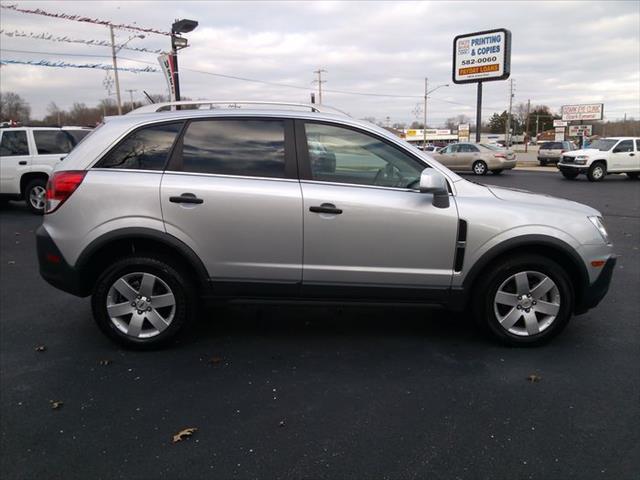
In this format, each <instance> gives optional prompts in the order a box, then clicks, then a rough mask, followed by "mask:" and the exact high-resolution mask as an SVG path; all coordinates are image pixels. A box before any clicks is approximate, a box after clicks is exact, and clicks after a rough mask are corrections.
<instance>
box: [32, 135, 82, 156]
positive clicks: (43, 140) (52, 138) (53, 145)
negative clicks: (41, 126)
mask: <svg viewBox="0 0 640 480" xmlns="http://www.w3.org/2000/svg"><path fill="white" fill-rule="evenodd" d="M33 138H34V140H35V141H36V148H37V150H38V155H50V154H54V153H69V152H70V151H71V149H72V148H73V145H72V144H71V137H69V136H68V135H67V134H66V133H65V132H63V131H62V130H34V131H33Z"/></svg>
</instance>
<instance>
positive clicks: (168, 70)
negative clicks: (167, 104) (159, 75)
mask: <svg viewBox="0 0 640 480" xmlns="http://www.w3.org/2000/svg"><path fill="white" fill-rule="evenodd" d="M158 63H159V64H160V68H162V72H163V73H164V78H165V79H166V80H167V88H168V89H169V98H170V100H171V101H172V102H175V100H176V85H175V82H174V79H175V76H174V73H175V65H174V63H173V55H171V54H170V53H163V54H162V55H160V56H159V57H158Z"/></svg>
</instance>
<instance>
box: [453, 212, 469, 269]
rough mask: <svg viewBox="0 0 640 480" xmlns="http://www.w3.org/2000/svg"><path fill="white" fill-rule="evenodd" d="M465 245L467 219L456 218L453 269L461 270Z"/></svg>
mask: <svg viewBox="0 0 640 480" xmlns="http://www.w3.org/2000/svg"><path fill="white" fill-rule="evenodd" d="M466 247H467V221H466V220H462V219H460V220H458V237H457V239H456V257H455V263H454V268H453V269H454V271H455V272H461V271H462V267H463V265H464V250H465V248H466Z"/></svg>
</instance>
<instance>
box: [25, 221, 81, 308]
mask: <svg viewBox="0 0 640 480" xmlns="http://www.w3.org/2000/svg"><path fill="white" fill-rule="evenodd" d="M36 248H37V251H38V263H39V265H40V276H41V277H42V278H44V279H45V280H46V281H47V282H48V283H49V284H51V285H53V286H54V287H56V288H58V289H60V290H62V291H64V292H67V293H70V294H72V295H76V296H78V297H86V296H87V295H89V293H90V292H89V291H87V288H86V286H85V285H83V282H82V279H81V278H80V274H79V272H78V271H77V270H76V269H75V268H73V267H71V266H70V265H69V264H68V263H67V262H66V260H65V259H64V257H63V256H62V253H60V250H59V249H58V247H57V246H56V244H55V243H54V241H53V240H52V239H51V237H50V236H49V233H48V232H47V230H46V229H45V228H44V225H40V227H39V228H38V229H37V230H36Z"/></svg>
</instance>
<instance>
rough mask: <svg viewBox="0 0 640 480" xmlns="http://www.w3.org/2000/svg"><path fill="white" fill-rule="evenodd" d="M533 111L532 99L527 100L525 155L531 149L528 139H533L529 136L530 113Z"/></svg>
mask: <svg viewBox="0 0 640 480" xmlns="http://www.w3.org/2000/svg"><path fill="white" fill-rule="evenodd" d="M530 111H531V99H529V100H527V126H526V127H525V132H524V140H525V141H524V151H525V153H526V152H527V149H528V147H529V142H528V141H527V139H529V140H531V137H530V136H529V112H530Z"/></svg>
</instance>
